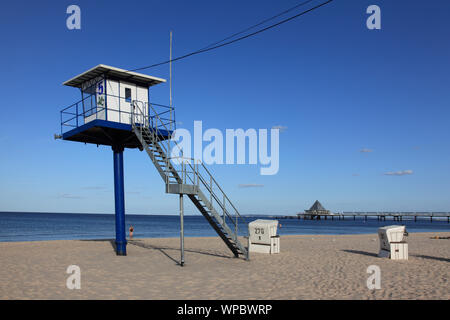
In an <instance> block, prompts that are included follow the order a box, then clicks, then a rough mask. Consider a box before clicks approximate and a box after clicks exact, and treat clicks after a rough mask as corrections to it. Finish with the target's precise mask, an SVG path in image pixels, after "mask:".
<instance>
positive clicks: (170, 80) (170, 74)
mask: <svg viewBox="0 0 450 320" xmlns="http://www.w3.org/2000/svg"><path fill="white" fill-rule="evenodd" d="M169 61H170V62H169V106H170V129H171V130H172V31H170V59H169Z"/></svg>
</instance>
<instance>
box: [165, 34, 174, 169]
mask: <svg viewBox="0 0 450 320" xmlns="http://www.w3.org/2000/svg"><path fill="white" fill-rule="evenodd" d="M169 51H170V56H169V61H170V62H169V110H170V126H169V128H170V131H171V132H170V133H169V134H170V135H172V130H173V115H172V30H171V31H170V50H169ZM168 149H169V150H168V151H169V154H168V160H167V161H170V160H169V159H170V157H171V150H170V149H171V142H170V139H169V141H168ZM166 166H167V167H168V166H169V164H168V163H167V164H166Z"/></svg>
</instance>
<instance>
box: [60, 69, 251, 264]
mask: <svg viewBox="0 0 450 320" xmlns="http://www.w3.org/2000/svg"><path fill="white" fill-rule="evenodd" d="M164 82H165V80H164V79H161V78H157V77H152V76H149V75H145V74H141V73H135V72H130V71H126V70H123V69H119V68H115V67H110V66H106V65H102V64H101V65H98V66H96V67H94V68H92V69H89V70H88V71H86V72H83V73H82V74H80V75H78V76H76V77H74V78H72V79H70V80H68V81H66V82H64V85H67V86H71V87H75V88H79V90H80V93H81V100H80V101H78V102H76V103H74V104H73V105H71V106H69V107H67V108H64V109H63V110H61V112H60V113H61V135H59V136H57V137H58V138H62V139H63V140H67V141H76V142H83V143H90V144H96V145H106V146H111V147H112V150H113V155H114V156H113V159H114V161H113V162H114V197H115V216H116V253H117V255H126V245H127V241H126V237H125V196H124V178H123V177H124V172H123V151H124V149H126V148H138V149H139V150H141V151H143V150H145V151H146V153H147V154H148V156H149V157H150V159H151V161H152V162H153V164H154V165H155V167H156V169H157V170H158V172H159V174H160V175H161V178H162V179H163V181H164V182H165V186H166V193H172V194H178V195H179V197H180V218H181V231H180V237H181V263H180V264H181V265H183V264H184V230H183V195H187V196H188V197H189V199H190V200H191V201H192V202H193V204H194V205H195V207H197V209H198V210H199V211H200V213H201V214H202V215H203V216H204V217H205V218H206V220H207V221H208V222H209V224H210V225H211V226H212V227H213V228H214V230H215V231H216V232H217V234H218V235H219V236H220V237H221V238H222V240H223V241H224V242H225V244H226V245H227V246H228V248H229V249H230V250H231V251H232V252H233V254H234V256H235V257H238V256H239V255H243V256H244V257H245V258H246V259H248V258H249V256H248V248H246V247H244V246H243V244H242V239H239V238H240V237H241V236H245V235H246V230H247V223H246V222H245V220H244V219H243V218H242V216H241V215H240V214H239V212H238V210H237V209H236V207H235V206H234V205H233V203H231V201H230V200H229V198H228V196H227V195H226V194H225V192H224V191H223V190H222V188H221V187H220V186H219V184H218V183H217V182H216V180H215V179H214V177H213V176H212V175H211V173H210V171H209V170H208V169H207V168H206V167H205V166H204V165H203V164H202V163H199V162H198V161H195V160H193V159H186V158H183V157H182V156H181V157H176V158H170V155H171V150H172V149H173V148H178V146H177V144H175V143H174V142H173V141H172V140H171V139H170V138H171V135H172V133H173V131H174V130H175V129H176V128H175V121H174V119H175V110H174V108H173V107H172V106H164V105H161V104H155V103H150V87H152V86H154V85H157V84H160V83H164ZM240 230H241V231H240Z"/></svg>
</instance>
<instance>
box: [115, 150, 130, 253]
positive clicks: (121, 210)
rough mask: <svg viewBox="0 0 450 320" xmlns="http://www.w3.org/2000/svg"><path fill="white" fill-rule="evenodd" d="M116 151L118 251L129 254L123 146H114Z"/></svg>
mask: <svg viewBox="0 0 450 320" xmlns="http://www.w3.org/2000/svg"><path fill="white" fill-rule="evenodd" d="M112 149H113V151H114V200H115V207H116V253H117V255H118V256H126V255H127V240H126V237H125V192H124V179H123V146H113V148H112Z"/></svg>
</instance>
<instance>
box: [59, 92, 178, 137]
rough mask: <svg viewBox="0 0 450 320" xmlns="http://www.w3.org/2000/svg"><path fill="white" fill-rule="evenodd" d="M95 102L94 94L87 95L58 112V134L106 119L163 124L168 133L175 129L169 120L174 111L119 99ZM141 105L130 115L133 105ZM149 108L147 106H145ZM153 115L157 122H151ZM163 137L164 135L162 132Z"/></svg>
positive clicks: (107, 96)
mask: <svg viewBox="0 0 450 320" xmlns="http://www.w3.org/2000/svg"><path fill="white" fill-rule="evenodd" d="M100 97H101V98H102V99H99V96H98V95H97V94H95V93H94V94H91V95H88V96H86V97H84V98H83V99H81V100H79V101H77V102H75V103H74V104H72V105H70V106H68V107H66V108H64V109H62V110H61V111H60V123H61V128H60V129H61V134H63V133H65V132H67V131H70V130H72V129H75V128H78V127H80V126H82V125H84V124H86V123H88V122H90V121H93V120H106V121H111V122H119V123H123V124H130V125H131V123H132V119H131V118H132V116H135V117H140V120H139V121H137V119H135V121H134V122H135V123H136V122H140V123H141V124H144V125H146V126H147V127H149V126H151V125H153V124H154V125H161V123H162V124H164V125H165V126H166V127H167V128H168V130H169V129H170V130H171V131H172V130H174V129H175V128H176V123H175V120H174V119H171V117H172V116H173V117H174V116H175V112H173V111H174V110H173V109H174V108H173V107H169V106H165V105H162V104H158V103H151V104H148V103H147V102H142V101H131V100H129V99H126V98H125V97H123V96H117V95H113V94H102V95H101V96H100ZM135 102H137V103H139V104H140V105H141V108H142V110H141V112H140V113H139V114H136V113H133V111H132V105H133V103H135ZM149 106H151V107H149ZM155 114H157V115H158V119H157V120H155V119H154V118H155ZM166 134H167V133H166Z"/></svg>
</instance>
